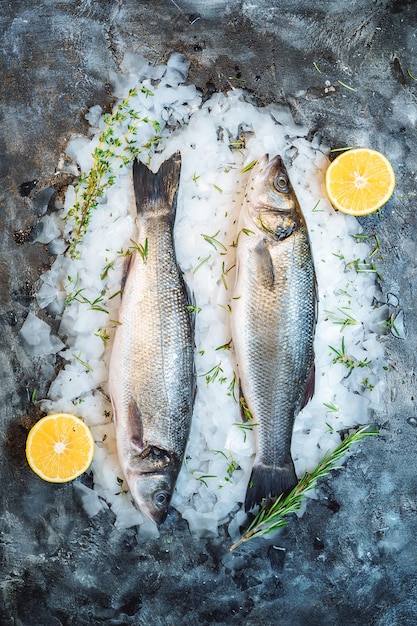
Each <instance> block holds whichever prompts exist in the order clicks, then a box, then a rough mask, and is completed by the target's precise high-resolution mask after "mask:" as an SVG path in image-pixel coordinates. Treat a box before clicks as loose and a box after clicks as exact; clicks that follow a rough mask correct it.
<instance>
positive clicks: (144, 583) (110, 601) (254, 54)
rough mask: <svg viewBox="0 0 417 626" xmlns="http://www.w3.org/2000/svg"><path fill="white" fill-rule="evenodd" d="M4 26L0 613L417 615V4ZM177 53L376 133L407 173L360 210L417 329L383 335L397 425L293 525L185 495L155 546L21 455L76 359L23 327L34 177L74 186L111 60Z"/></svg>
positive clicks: (188, 618)
mask: <svg viewBox="0 0 417 626" xmlns="http://www.w3.org/2000/svg"><path fill="white" fill-rule="evenodd" d="M176 5H177V6H176ZM196 14H199V15H200V18H199V19H196V17H197V15H196ZM190 15H192V16H193V17H192V18H190V19H189V16H190ZM191 21H193V22H194V23H193V24H191V23H190V22H191ZM0 24H1V33H2V38H1V41H2V44H1V66H0V67H1V70H0V71H1V90H0V102H1V135H0V150H1V158H0V175H1V180H2V184H1V188H0V194H1V212H0V228H1V238H0V281H1V282H0V322H1V345H0V375H1V422H0V424H1V426H0V428H1V430H0V433H1V434H0V436H1V479H2V480H1V493H2V510H1V542H2V564H1V568H2V571H1V577H0V580H1V583H0V585H1V589H2V594H3V599H2V604H1V611H2V617H1V623H2V624H5V625H9V624H10V625H16V626H17V625H18V626H55V625H56V626H59V625H61V624H62V625H64V626H78V625H84V624H86V625H87V624H94V625H96V624H106V625H114V626H115V625H120V626H122V625H123V626H124V625H129V624H131V625H138V624H140V625H145V624H146V625H148V624H149V625H151V626H153V625H167V626H168V625H172V624H175V625H178V624H183V623H190V624H250V625H254V626H255V625H258V624H259V625H261V624H262V625H264V624H280V625H283V626H286V625H287V624H288V626H289V625H291V626H296V625H300V626H301V625H303V624H309V625H310V626H314V625H320V626H326V625H329V626H333V625H334V624H358V625H359V624H360V625H362V624H364V625H369V626H371V625H372V626H376V625H381V626H396V625H401V626H405V625H407V626H412V625H414V624H416V623H417V600H416V598H417V548H416V544H415V537H416V535H417V495H416V494H417V490H416V478H417V464H416V462H415V459H416V452H415V451H416V439H417V428H416V424H417V418H416V407H415V405H416V402H415V394H416V384H415V370H416V357H415V346H416V344H417V341H416V334H417V323H416V319H415V316H414V310H415V298H416V296H415V293H416V291H415V283H416V243H415V242H416V232H417V218H416V211H415V204H416V198H417V196H416V193H417V189H416V168H417V166H416V156H415V155H416V154H417V140H416V121H417V101H416V86H417V82H416V81H415V80H414V79H413V78H412V76H417V61H416V58H417V57H416V51H417V36H416V35H417V5H416V4H415V3H414V2H413V1H412V0H410V1H408V2H407V1H400V0H355V1H354V2H350V3H346V2H342V1H341V0H335V1H334V2H321V3H319V2H307V0H282V1H280V2H275V1H273V0H259V1H258V2H256V3H255V2H252V3H250V2H241V1H237V0H231V1H229V2H221V1H215V0H205V1H204V2H202V1H201V2H193V1H191V0H178V2H177V3H173V2H172V1H169V0H150V1H148V2H138V1H137V0H119V1H117V0H101V1H100V2H99V1H94V0H85V1H74V2H73V1H71V2H69V1H65V0H46V1H45V2H42V3H34V2H32V1H31V0H20V1H19V2H17V1H16V0H9V1H7V2H3V3H2V7H1V12H0ZM173 51H178V52H182V53H183V54H184V55H185V56H186V57H187V59H188V60H189V61H190V63H191V67H190V80H191V81H192V82H194V83H195V84H196V85H197V87H198V88H199V89H201V90H202V91H203V92H205V93H210V92H212V91H216V90H225V89H230V88H231V87H233V86H241V85H242V84H243V85H244V86H245V87H246V88H247V89H248V90H250V91H251V92H252V93H253V94H254V96H255V97H256V101H257V102H258V103H259V104H262V103H268V102H271V101H276V102H285V103H289V104H290V106H291V109H292V112H293V115H294V117H295V118H296V119H297V120H299V121H301V122H303V124H306V125H307V126H308V128H309V129H310V131H311V136H314V134H315V133H317V132H319V133H320V134H321V135H322V136H323V137H324V138H325V139H326V140H327V141H330V142H331V143H332V144H333V145H335V146H337V145H338V146H342V145H368V146H372V147H373V148H376V149H379V150H381V151H383V152H384V153H385V154H387V155H388V156H389V158H390V160H391V161H392V163H393V165H394V168H395V171H396V174H397V191H396V194H395V197H394V198H393V199H392V200H391V201H390V203H389V205H387V206H386V207H385V208H384V209H383V211H382V215H381V218H380V219H379V218H377V217H374V216H372V217H368V218H366V219H363V220H362V222H363V226H364V228H365V231H366V232H370V233H371V232H374V231H376V232H377V233H378V234H379V237H380V240H381V253H382V255H383V257H384V259H385V261H384V262H383V263H382V274H383V279H384V280H383V282H382V283H381V289H382V292H383V294H384V295H385V296H386V295H387V294H389V293H392V294H395V295H396V296H397V297H398V299H399V308H400V309H401V310H402V311H403V312H404V319H405V330H406V339H405V340H404V339H396V338H395V337H393V336H391V335H387V336H386V337H385V338H384V345H385V349H386V354H387V361H388V365H389V371H388V372H387V381H388V385H387V391H386V397H385V409H384V410H383V411H382V412H381V413H380V414H378V415H376V416H375V421H376V422H377V423H378V424H379V426H380V428H381V436H380V437H379V438H378V439H376V438H375V439H372V440H368V441H366V442H364V443H363V444H362V445H361V446H359V448H358V449H357V451H356V452H355V453H354V454H353V455H352V457H351V458H349V460H348V462H347V465H346V469H345V470H344V471H343V472H339V473H338V474H334V475H332V476H331V477H330V478H329V479H328V480H327V481H324V482H323V483H322V486H321V489H320V491H319V496H320V497H319V499H318V500H315V501H312V502H310V503H309V505H308V509H307V512H306V513H305V514H304V516H303V517H302V518H301V519H298V518H296V519H294V520H292V521H291V524H290V527H289V528H288V530H286V531H285V532H284V533H282V534H281V535H280V536H279V537H275V538H274V541H270V542H268V543H267V542H260V541H253V542H250V543H248V544H246V545H245V546H243V547H242V548H241V549H240V550H238V551H236V552H235V553H233V554H229V553H228V546H229V543H230V540H229V538H228V537H227V536H226V534H225V533H223V535H222V536H220V537H219V538H217V539H214V540H213V539H207V540H197V539H194V538H190V536H189V532H188V528H187V525H186V523H185V522H184V521H183V520H181V519H180V518H179V516H178V515H177V514H176V512H175V511H172V513H171V514H170V516H169V518H168V521H167V522H166V524H165V525H164V527H163V530H162V532H161V537H160V539H158V540H157V541H152V542H150V543H147V544H141V545H139V544H138V543H137V541H136V538H135V531H134V529H131V530H128V531H123V532H120V531H118V530H116V529H115V528H114V526H113V521H114V520H113V516H112V514H111V513H110V512H102V513H100V514H99V515H98V516H96V517H94V518H91V519H90V518H88V517H87V516H86V514H85V513H84V511H83V509H82V506H81V504H80V502H79V500H78V497H77V495H76V494H75V492H74V489H73V487H72V485H64V486H55V485H49V484H46V483H42V482H41V481H40V480H38V479H37V477H36V476H34V475H33V474H32V472H31V471H30V470H29V468H28V466H27V464H26V461H25V455H24V445H25V439H26V435H27V431H28V428H29V427H30V426H31V425H32V424H33V423H34V422H35V421H36V419H37V418H38V417H39V415H38V414H37V413H36V409H35V407H34V406H33V405H32V404H31V402H30V395H31V393H32V391H33V389H34V388H36V389H37V390H38V395H39V396H42V395H44V394H45V393H46V391H47V388H48V384H49V382H50V380H51V379H52V378H53V376H54V370H55V366H56V365H59V364H55V362H54V361H48V360H47V359H31V358H29V357H28V356H27V355H26V353H25V351H24V350H23V348H22V347H21V345H20V343H19V339H18V335H17V333H18V330H19V329H20V327H21V325H22V322H23V320H24V318H25V316H26V315H27V312H28V310H29V307H30V306H31V305H32V304H33V285H34V283H35V281H36V280H37V278H38V277H39V275H40V274H41V273H42V272H43V271H44V270H45V269H46V268H47V267H48V266H49V264H50V263H51V261H52V259H51V257H50V255H49V253H48V250H47V248H46V247H43V246H42V245H40V244H37V245H32V244H30V233H31V231H32V229H33V228H34V227H35V226H36V224H37V222H38V220H39V217H40V214H41V213H42V210H43V208H42V207H43V206H44V205H45V197H44V198H43V199H39V197H38V198H37V197H36V196H35V197H34V198H31V195H28V196H26V197H23V196H22V195H21V193H20V192H19V187H20V185H21V184H22V183H26V182H28V181H34V180H45V179H48V178H50V177H52V179H51V182H52V183H54V184H55V185H56V189H55V190H56V191H59V189H58V187H59V181H58V183H57V181H56V180H54V178H53V174H54V171H55V169H56V168H57V164H58V162H59V158H60V155H61V154H62V152H63V151H64V148H65V145H66V142H67V140H68V138H69V137H70V135H72V134H73V133H80V134H83V133H85V132H86V129H87V123H86V121H85V119H84V115H85V113H86V111H87V110H88V108H89V107H90V106H92V105H94V104H100V105H102V106H103V107H106V105H109V103H110V102H111V92H110V89H109V85H108V81H109V72H110V71H117V69H118V68H120V64H121V63H122V62H123V57H124V55H125V54H126V52H137V53H140V54H142V55H143V56H145V57H146V58H148V59H149V60H150V61H151V62H158V63H160V62H163V61H166V60H167V58H168V57H169V55H170V53H171V52H173ZM313 63H315V64H316V66H317V68H318V69H319V70H320V72H319V71H318V70H317V69H316V67H315V66H314V64H313ZM408 70H410V73H411V76H410V73H409V72H408ZM243 81H244V82H243ZM326 81H329V82H328V83H326ZM339 81H340V82H339ZM341 83H344V85H347V86H348V87H351V88H353V89H355V91H352V90H351V89H348V88H347V87H346V86H344V85H342V84H341ZM329 86H330V87H334V89H330V90H329V89H328V87H329ZM326 87H327V89H326ZM25 190H26V192H29V191H30V186H29V188H28V187H26V189H23V191H25ZM53 192H54V188H53V187H51V188H49V191H48V190H47V191H45V192H43V193H46V194H48V193H49V194H50V196H52V194H53ZM47 199H48V198H47ZM41 200H42V201H41ZM50 321H51V320H50Z"/></svg>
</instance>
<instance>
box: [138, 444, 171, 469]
mask: <svg viewBox="0 0 417 626" xmlns="http://www.w3.org/2000/svg"><path fill="white" fill-rule="evenodd" d="M139 458H140V465H141V470H142V472H144V473H152V472H156V471H158V470H161V469H162V468H164V467H167V466H168V465H169V464H170V463H171V460H172V458H171V454H170V453H169V452H168V451H167V450H164V449H163V448H158V446H152V445H148V446H146V448H144V449H143V450H142V452H141V453H140V455H139Z"/></svg>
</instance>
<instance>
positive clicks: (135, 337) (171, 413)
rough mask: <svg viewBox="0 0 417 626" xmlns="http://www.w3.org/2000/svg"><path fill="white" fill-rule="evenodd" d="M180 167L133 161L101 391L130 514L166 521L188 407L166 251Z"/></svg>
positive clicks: (188, 363)
mask: <svg viewBox="0 0 417 626" xmlns="http://www.w3.org/2000/svg"><path fill="white" fill-rule="evenodd" d="M180 167H181V164H180V159H179V157H178V156H177V155H174V157H172V158H171V159H169V160H168V161H166V162H165V163H163V164H162V165H161V167H160V169H159V171H158V173H157V174H153V173H152V172H151V171H150V170H149V169H148V168H147V167H146V166H145V165H143V164H141V163H139V162H138V161H135V163H134V167H133V182H134V189H135V197H136V207H137V214H138V218H137V219H138V229H139V233H138V248H137V250H135V252H134V253H133V255H132V258H131V261H130V265H129V269H128V273H127V277H126V282H125V285H124V288H123V296H122V303H121V308H120V314H119V322H120V324H119V326H118V327H117V330H116V334H115V340H114V346H113V350H112V355H111V361H110V373H109V384H110V394H111V399H112V404H113V410H114V418H115V426H116V434H117V447H118V453H119V459H120V463H121V466H122V469H123V472H124V474H125V476H126V479H127V482H128V485H129V489H130V492H131V494H132V497H133V499H134V501H135V503H136V504H137V506H138V508H139V509H140V510H141V511H142V512H143V513H144V514H145V515H147V516H148V517H149V518H151V519H152V520H153V521H154V522H156V523H157V524H160V523H162V522H163V521H164V520H165V518H166V515H167V511H168V506H169V503H170V500H171V496H172V492H173V490H174V486H175V482H176V479H177V476H178V473H179V470H180V467H181V464H182V460H183V457H184V452H185V446H186V443H187V439H188V435H189V430H190V425H191V416H192V410H193V401H194V388H195V380H194V365H193V353H194V339H193V328H192V323H191V320H190V314H189V311H188V309H187V307H188V305H189V300H188V296H187V291H186V288H185V284H184V280H183V277H182V274H181V271H180V269H179V267H178V265H177V262H176V257H175V250H174V244H173V225H174V219H175V210H176V192H177V188H178V183H179V175H180Z"/></svg>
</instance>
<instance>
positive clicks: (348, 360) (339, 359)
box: [329, 337, 371, 370]
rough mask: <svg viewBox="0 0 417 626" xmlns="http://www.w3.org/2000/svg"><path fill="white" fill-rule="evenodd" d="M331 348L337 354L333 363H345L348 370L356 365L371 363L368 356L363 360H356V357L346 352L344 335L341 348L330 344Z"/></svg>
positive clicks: (362, 365) (364, 365)
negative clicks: (338, 348) (353, 357)
mask: <svg viewBox="0 0 417 626" xmlns="http://www.w3.org/2000/svg"><path fill="white" fill-rule="evenodd" d="M329 348H330V350H332V352H334V353H335V354H336V356H335V358H334V359H333V363H334V364H336V363H341V364H342V365H345V366H346V367H347V368H348V370H353V369H354V368H355V367H366V366H367V365H370V364H371V361H370V360H369V359H368V357H366V358H365V359H364V360H363V361H355V359H352V357H350V356H349V355H348V354H346V349H345V338H344V337H342V345H341V348H340V350H337V349H336V348H334V347H333V346H329Z"/></svg>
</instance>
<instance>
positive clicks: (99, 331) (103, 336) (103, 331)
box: [94, 328, 110, 345]
mask: <svg viewBox="0 0 417 626" xmlns="http://www.w3.org/2000/svg"><path fill="white" fill-rule="evenodd" d="M94 336H95V337H100V339H101V340H102V342H103V343H104V345H106V343H107V342H108V340H109V339H110V335H109V333H108V332H107V330H106V329H105V328H98V329H97V332H96V333H94Z"/></svg>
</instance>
